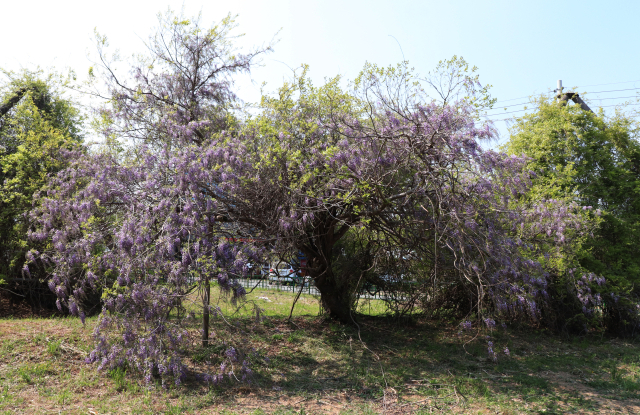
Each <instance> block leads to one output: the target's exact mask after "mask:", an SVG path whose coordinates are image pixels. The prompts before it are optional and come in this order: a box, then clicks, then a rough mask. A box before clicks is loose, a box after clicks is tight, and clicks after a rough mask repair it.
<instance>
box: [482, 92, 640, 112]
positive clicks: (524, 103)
mask: <svg viewBox="0 0 640 415" xmlns="http://www.w3.org/2000/svg"><path fill="white" fill-rule="evenodd" d="M636 89H640V88H631V89H621V90H612V91H600V92H591V93H592V94H597V93H602V92H618V91H630V90H636ZM626 98H638V96H637V95H631V96H626V97H607V98H589V100H590V101H603V100H606V99H626ZM526 104H529V103H527V102H523V103H520V104H512V105H506V106H504V107H503V108H508V107H516V106H518V105H526ZM492 109H497V108H492ZM527 110H528V108H526V109H521V110H516V111H509V112H497V113H495V114H487V115H486V116H487V117H491V116H496V115H504V114H513V113H514V112H522V111H527Z"/></svg>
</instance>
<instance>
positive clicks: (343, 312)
mask: <svg viewBox="0 0 640 415" xmlns="http://www.w3.org/2000/svg"><path fill="white" fill-rule="evenodd" d="M320 261H322V260H321V259H320V258H311V259H310V260H309V263H310V267H309V275H310V277H311V278H312V279H313V281H314V282H315V285H316V288H317V289H318V291H320V301H321V303H322V307H323V308H324V309H325V311H326V312H327V313H328V314H329V316H330V317H331V318H333V319H335V320H338V321H340V322H342V323H345V324H353V316H352V315H351V306H352V301H351V292H350V290H349V287H348V286H347V284H341V281H340V280H339V279H338V278H336V276H335V275H334V274H333V272H332V270H331V265H330V264H326V263H321V262H320ZM323 262H325V261H323ZM314 265H315V266H314Z"/></svg>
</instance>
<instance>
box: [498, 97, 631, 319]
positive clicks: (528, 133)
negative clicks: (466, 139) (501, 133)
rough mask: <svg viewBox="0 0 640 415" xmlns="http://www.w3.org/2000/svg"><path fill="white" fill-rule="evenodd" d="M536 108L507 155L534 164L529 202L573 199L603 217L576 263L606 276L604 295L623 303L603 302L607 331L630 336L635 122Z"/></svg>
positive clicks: (546, 105)
mask: <svg viewBox="0 0 640 415" xmlns="http://www.w3.org/2000/svg"><path fill="white" fill-rule="evenodd" d="M536 103H537V105H538V111H537V112H535V113H532V114H529V115H526V116H524V117H522V118H520V119H518V120H517V121H516V124H515V125H514V126H513V127H512V129H511V138H510V141H509V142H508V143H507V145H506V150H507V151H508V152H509V153H511V154H516V155H521V154H525V155H527V156H529V157H531V158H532V160H531V162H530V168H531V170H533V171H534V172H536V173H537V175H538V176H537V178H536V180H535V186H534V188H533V189H532V191H531V192H530V194H529V197H531V198H546V199H549V198H555V199H570V200H573V201H576V202H577V203H578V204H580V205H583V206H591V207H593V209H594V211H595V212H596V214H599V213H600V212H601V214H602V216H601V218H599V219H598V221H599V226H598V229H597V230H596V231H595V233H594V235H593V237H592V238H586V239H584V240H582V241H580V242H579V244H580V245H581V246H579V247H578V249H577V258H576V259H577V261H578V263H579V265H580V266H581V267H583V269H585V270H587V271H589V272H592V273H595V274H598V275H602V276H604V277H605V278H606V280H607V285H606V290H607V292H613V293H614V294H615V295H616V296H621V297H622V299H621V300H615V299H614V297H611V296H605V297H604V300H605V302H604V305H605V310H604V312H605V313H609V314H610V316H609V317H610V319H609V320H610V321H609V322H608V324H609V326H610V327H609V328H610V329H613V330H616V331H619V330H627V329H625V326H626V325H627V323H630V320H631V319H632V318H633V315H634V313H635V311H633V310H632V308H635V307H634V305H633V304H632V303H630V302H628V301H626V300H625V297H626V298H632V297H635V296H637V294H638V287H640V246H639V245H638V243H637V241H638V240H639V238H640V197H639V192H640V143H639V142H638V140H637V132H638V127H637V124H636V122H635V120H633V119H631V118H629V117H626V116H624V115H623V114H621V113H618V114H616V115H615V116H613V117H610V118H605V116H604V113H602V112H600V113H599V114H594V113H591V112H588V111H583V110H582V109H580V108H579V106H577V105H575V106H574V105H567V106H561V105H558V104H556V103H555V102H553V101H550V100H548V99H545V98H540V99H539V100H538V101H537V102H536ZM556 294H557V295H559V296H561V293H560V292H558V293H556ZM614 309H615V310H614ZM614 314H617V317H614ZM612 319H613V320H616V321H613V320H612ZM578 320H580V319H578ZM580 323H582V322H580Z"/></svg>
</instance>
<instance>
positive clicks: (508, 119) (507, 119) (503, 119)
mask: <svg viewBox="0 0 640 415" xmlns="http://www.w3.org/2000/svg"><path fill="white" fill-rule="evenodd" d="M621 105H622V104H611V105H598V108H608V107H619V106H621ZM638 105H640V102H639V103H637V104H627V106H629V107H636V106H638ZM522 111H528V110H520V111H513V112H522ZM505 114H508V113H505ZM495 115H500V114H495ZM510 120H513V117H507V118H501V119H498V120H495V119H493V120H491V119H490V120H489V121H492V122H498V121H510Z"/></svg>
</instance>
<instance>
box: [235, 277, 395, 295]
mask: <svg viewBox="0 0 640 415" xmlns="http://www.w3.org/2000/svg"><path fill="white" fill-rule="evenodd" d="M237 280H238V282H239V283H240V284H241V285H242V286H243V287H244V288H245V289H246V290H247V291H251V290H252V289H254V288H261V289H267V290H277V291H289V292H292V293H298V292H299V291H300V288H301V284H294V283H292V282H282V281H275V280H268V279H250V278H238V279H237ZM302 294H309V295H316V296H319V295H320V291H318V289H317V288H316V287H315V286H314V285H313V283H310V282H309V281H308V280H307V281H306V282H305V283H304V287H302ZM390 296H392V295H391V294H388V293H386V292H384V291H380V290H376V289H370V290H363V291H361V292H360V298H363V299H371V300H374V299H375V300H386V299H387V298H389V297H390Z"/></svg>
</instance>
